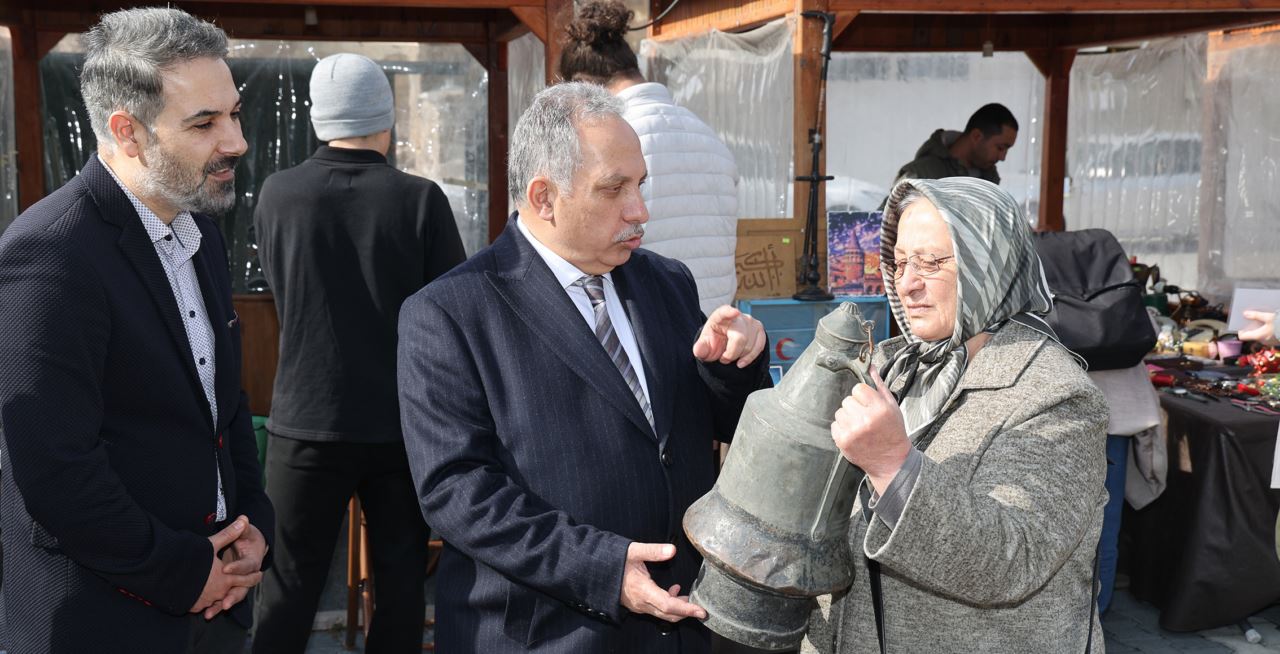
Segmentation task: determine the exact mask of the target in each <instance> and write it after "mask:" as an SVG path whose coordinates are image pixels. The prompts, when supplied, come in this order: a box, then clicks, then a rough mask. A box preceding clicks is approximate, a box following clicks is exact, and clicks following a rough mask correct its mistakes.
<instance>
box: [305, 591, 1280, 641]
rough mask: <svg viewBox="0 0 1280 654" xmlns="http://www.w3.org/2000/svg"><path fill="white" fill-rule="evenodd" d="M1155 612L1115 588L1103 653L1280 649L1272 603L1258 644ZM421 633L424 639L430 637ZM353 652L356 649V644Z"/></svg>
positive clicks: (1279, 618) (1230, 631) (328, 635)
mask: <svg viewBox="0 0 1280 654" xmlns="http://www.w3.org/2000/svg"><path fill="white" fill-rule="evenodd" d="M1158 619H1159V614H1158V613H1157V611H1156V609H1155V607H1153V606H1151V605H1150V604H1147V603H1145V602H1139V601H1138V600H1136V599H1134V598H1133V597H1132V596H1131V595H1129V594H1128V593H1127V592H1126V591H1124V590H1120V591H1118V592H1117V593H1116V594H1115V596H1114V598H1113V599H1112V607H1111V610H1110V611H1108V612H1107V614H1106V615H1105V616H1103V618H1102V630H1103V632H1105V637H1106V643H1107V654H1133V653H1135V652H1142V653H1143V654H1157V653H1158V654H1188V653H1190V654H1209V653H1210V652H1222V653H1224V654H1228V653H1231V652H1243V653H1245V654H1271V653H1277V652H1280V605H1276V606H1272V607H1270V608H1268V609H1266V610H1264V611H1262V612H1260V613H1259V614H1258V615H1256V616H1254V617H1253V618H1251V621H1252V623H1253V625H1254V626H1255V627H1256V628H1257V630H1258V632H1259V633H1260V634H1261V635H1262V637H1263V640H1262V642H1261V643H1259V644H1256V645H1255V644H1252V643H1249V642H1248V641H1246V640H1245V637H1244V634H1243V633H1241V631H1240V630H1239V629H1238V628H1236V627H1234V626H1231V627H1223V628H1220V629H1210V630H1207V631H1201V632H1198V633H1191V634H1180V633H1174V632H1171V631H1165V630H1163V629H1161V628H1160V626H1159V624H1157V620H1158ZM430 635H431V634H430V632H429V631H426V632H425V633H424V639H429V638H430ZM350 651H351V650H347V649H345V648H344V647H343V646H342V635H341V633H340V632H337V631H333V632H316V633H315V634H313V635H312V636H311V643H310V644H309V645H308V647H307V654H346V653H347V652H350ZM356 651H360V649H359V647H357V649H356Z"/></svg>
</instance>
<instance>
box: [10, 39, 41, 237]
mask: <svg viewBox="0 0 1280 654" xmlns="http://www.w3.org/2000/svg"><path fill="white" fill-rule="evenodd" d="M9 34H10V36H11V37H12V39H13V109H14V115H15V116H17V117H18V119H17V120H16V121H14V137H15V144H16V146H17V149H18V162H17V163H18V211H19V212H21V211H25V210H26V209H27V207H30V206H31V205H32V204H35V202H36V200H39V199H40V198H42V197H44V121H43V119H42V116H43V113H42V112H41V111H40V97H41V93H40V48H39V46H38V45H37V43H36V41H37V32H36V30H35V28H34V27H32V26H30V25H13V26H10V28H9Z"/></svg>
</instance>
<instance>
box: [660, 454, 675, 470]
mask: <svg viewBox="0 0 1280 654" xmlns="http://www.w3.org/2000/svg"><path fill="white" fill-rule="evenodd" d="M659 458H661V459H662V465H664V466H666V467H668V468H670V467H671V465H672V464H674V463H675V462H676V458H675V457H673V456H671V453H670V452H663V453H662V456H661V457H659Z"/></svg>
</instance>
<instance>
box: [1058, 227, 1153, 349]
mask: <svg viewBox="0 0 1280 654" xmlns="http://www.w3.org/2000/svg"><path fill="white" fill-rule="evenodd" d="M1033 240H1034V243H1035V246H1036V252H1037V253H1039V255H1040V261H1041V263H1042V264H1043V265H1044V275H1045V279H1046V280H1047V281H1048V282H1049V290H1051V291H1053V295H1054V298H1053V311H1052V312H1051V313H1050V314H1049V316H1048V317H1047V318H1046V320H1047V321H1048V323H1049V326H1050V327H1053V330H1054V331H1055V332H1057V334H1058V339H1059V340H1061V341H1062V344H1063V345H1065V346H1067V347H1068V348H1070V349H1071V350H1072V351H1073V352H1075V353H1076V354H1079V355H1080V356H1081V357H1083V358H1084V360H1085V361H1086V362H1088V364H1089V369H1090V370H1117V369H1121V368H1130V367H1132V366H1135V365H1137V364H1138V363H1140V362H1141V361H1142V357H1143V356H1145V355H1146V354H1147V353H1148V352H1150V351H1151V348H1153V347H1155V344H1156V332H1155V328H1154V327H1153V326H1152V324H1151V318H1150V317H1149V316H1148V314H1147V308H1146V307H1145V306H1144V305H1143V304H1142V285H1141V284H1140V283H1139V282H1138V280H1137V279H1135V278H1134V276H1133V268H1132V267H1131V266H1130V265H1129V259H1128V257H1127V256H1126V255H1125V252H1124V248H1122V247H1121V246H1120V242H1119V241H1117V240H1116V237H1115V236H1113V235H1112V234H1111V232H1109V231H1107V230H1105V229H1082V230H1079V231H1074V232H1040V233H1037V234H1034V239H1033Z"/></svg>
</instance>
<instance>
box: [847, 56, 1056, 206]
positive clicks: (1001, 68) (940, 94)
mask: <svg viewBox="0 0 1280 654" xmlns="http://www.w3.org/2000/svg"><path fill="white" fill-rule="evenodd" d="M989 102H999V103H1000V104H1003V105H1004V106H1006V107H1008V108H1009V111H1011V112H1013V115H1014V117H1015V118H1017V120H1018V126H1019V128H1020V129H1019V130H1018V140H1017V142H1016V143H1015V144H1014V146H1013V148H1011V149H1010V150H1009V154H1008V157H1007V158H1006V159H1005V161H1004V162H1002V163H1000V164H999V165H998V166H997V170H998V171H999V173H1000V177H1001V181H1000V185H1001V186H1002V187H1003V188H1004V189H1005V190H1007V191H1009V193H1011V194H1012V195H1013V196H1014V197H1015V198H1017V200H1018V202H1019V203H1020V204H1022V205H1023V207H1024V209H1025V210H1026V212H1027V217H1028V219H1029V220H1031V221H1033V222H1034V221H1035V219H1036V216H1037V213H1038V211H1039V197H1040V142H1041V131H1042V127H1041V122H1042V120H1041V116H1042V115H1043V113H1044V109H1043V107H1044V77H1043V76H1042V75H1041V74H1040V72H1039V71H1038V70H1036V67H1035V65H1034V64H1032V63H1031V60H1029V59H1028V58H1027V57H1026V55H1024V54H1022V53H1012V52H997V53H995V56H993V57H983V56H982V55H981V53H977V52H972V53H898V52H836V53H834V54H832V56H831V67H830V70H829V71H828V75H827V174H828V175H834V176H835V177H836V179H835V180H833V181H831V182H828V183H827V209H828V210H844V211H870V210H874V209H876V208H878V207H879V206H880V203H881V202H882V201H883V200H884V198H885V196H886V195H888V192H889V190H890V187H891V186H892V184H893V182H894V178H895V177H897V175H898V170H899V169H900V168H901V167H902V166H903V165H905V164H906V163H908V162H910V161H911V160H912V159H914V158H915V154H916V150H918V149H919V148H920V146H921V144H923V143H924V142H925V141H926V140H928V139H929V137H930V135H932V134H933V132H934V130H936V129H939V128H941V129H948V130H955V131H962V130H963V129H964V126H965V123H966V122H968V120H969V116H970V115H972V114H973V112H974V111H977V109H978V108H979V107H981V106H982V105H984V104H987V103H989Z"/></svg>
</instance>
